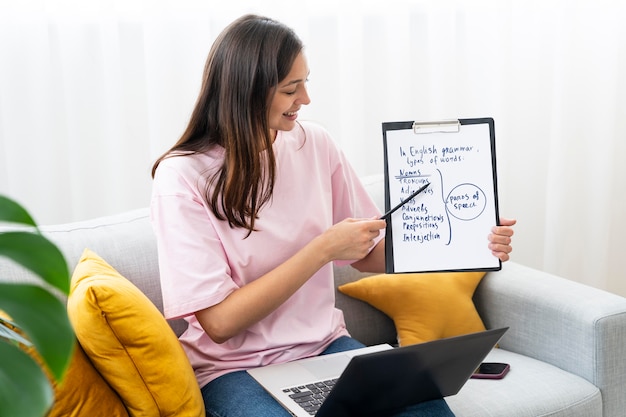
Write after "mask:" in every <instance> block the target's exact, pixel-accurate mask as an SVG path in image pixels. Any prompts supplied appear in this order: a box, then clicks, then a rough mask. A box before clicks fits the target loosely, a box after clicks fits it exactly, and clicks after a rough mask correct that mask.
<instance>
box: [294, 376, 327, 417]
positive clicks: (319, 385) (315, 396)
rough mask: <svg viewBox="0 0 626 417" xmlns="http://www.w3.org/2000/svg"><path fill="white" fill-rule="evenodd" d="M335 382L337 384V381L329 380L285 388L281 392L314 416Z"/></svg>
mask: <svg viewBox="0 0 626 417" xmlns="http://www.w3.org/2000/svg"><path fill="white" fill-rule="evenodd" d="M335 382H337V379H329V380H326V381H321V382H316V383H313V384H307V385H300V386H297V387H293V388H285V389H284V390H283V392H284V393H286V394H287V395H289V398H291V399H292V400H294V401H295V402H296V403H297V404H298V405H299V406H300V407H302V408H303V409H304V410H305V411H306V412H307V413H309V414H310V415H312V416H314V415H315V413H317V410H319V408H320V406H321V405H322V403H323V402H324V400H325V399H326V397H327V396H328V393H329V392H330V390H331V389H333V387H334V386H335Z"/></svg>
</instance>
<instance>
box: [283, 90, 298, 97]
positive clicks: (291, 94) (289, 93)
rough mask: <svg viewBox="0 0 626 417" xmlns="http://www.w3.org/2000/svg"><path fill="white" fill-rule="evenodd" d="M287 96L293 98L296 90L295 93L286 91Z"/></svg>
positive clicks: (294, 91)
mask: <svg viewBox="0 0 626 417" xmlns="http://www.w3.org/2000/svg"><path fill="white" fill-rule="evenodd" d="M285 94H287V95H288V96H293V95H294V94H296V90H293V91H285Z"/></svg>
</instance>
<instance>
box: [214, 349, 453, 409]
mask: <svg viewBox="0 0 626 417" xmlns="http://www.w3.org/2000/svg"><path fill="white" fill-rule="evenodd" d="M360 347H363V344H361V343H360V342H358V341H356V340H355V339H352V338H349V337H341V338H339V339H337V340H335V341H334V342H333V343H331V345H330V346H328V348H327V349H326V350H325V351H324V352H323V353H322V355H326V354H329V353H335V352H341V351H345V350H351V349H357V348H360ZM202 397H203V398H204V406H205V408H206V415H207V417H291V414H289V412H287V410H285V409H284V408H283V407H282V406H281V405H280V404H279V403H278V402H277V401H276V400H275V399H274V398H273V397H272V396H271V395H269V394H268V393H267V391H265V389H264V388H263V387H261V385H259V384H258V383H257V382H256V381H255V380H254V379H253V378H252V377H251V376H250V375H248V373H247V372H245V371H237V372H231V373H229V374H226V375H222V376H221V377H219V378H217V379H215V380H213V381H211V382H209V383H208V384H207V385H205V386H204V387H202ZM394 417H454V414H453V413H452V411H451V410H450V409H449V408H448V404H447V403H446V402H445V401H444V400H434V401H428V402H424V403H421V404H417V405H414V406H410V407H407V408H405V409H404V410H402V411H401V412H399V413H397V414H395V415H394Z"/></svg>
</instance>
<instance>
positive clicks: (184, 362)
mask: <svg viewBox="0 0 626 417" xmlns="http://www.w3.org/2000/svg"><path fill="white" fill-rule="evenodd" d="M67 308H68V315H69V318H70V322H71V323H72V326H73V327H74V331H75V333H76V337H77V338H78V341H79V342H80V344H81V346H82V347H83V349H84V351H85V353H86V354H87V355H88V356H89V358H90V360H91V362H93V364H94V366H95V368H96V369H97V370H98V371H99V373H100V374H101V375H102V377H103V378H104V379H105V380H106V381H107V382H108V383H109V384H110V385H111V387H112V388H113V389H114V390H115V391H116V392H117V393H118V395H119V396H120V397H121V399H122V401H123V402H124V404H125V406H126V408H127V410H128V413H129V415H130V416H131V417H134V416H147V415H149V416H163V417H164V416H179V417H204V415H205V413H204V403H203V400H202V395H201V393H200V388H199V387H198V383H197V381H196V379H195V376H194V373H193V370H192V368H191V365H190V363H189V360H188V359H187V356H186V355H185V352H184V351H183V348H182V346H181V345H180V342H179V341H178V339H177V337H176V335H175V334H174V332H173V331H172V329H171V328H170V327H169V325H168V324H167V322H166V320H165V318H164V317H163V316H162V314H161V313H160V312H159V310H158V309H157V308H156V307H155V306H154V304H152V302H151V301H150V300H149V299H148V298H147V297H146V296H145V295H144V294H143V293H142V292H141V291H140V290H139V289H138V288H137V287H136V286H135V285H133V284H132V283H131V282H130V281H128V280H127V279H126V278H124V277H123V276H122V275H120V274H119V273H118V272H117V271H116V270H115V269H113V268H112V267H111V266H110V265H109V264H108V263H106V262H105V261H104V259H102V258H100V257H99V256H98V255H96V254H95V253H94V252H92V251H90V250H89V249H86V250H85V251H84V253H83V256H82V258H81V259H80V261H79V262H78V265H77V266H76V269H75V270H74V273H73V275H72V282H71V289H70V295H69V297H68V302H67Z"/></svg>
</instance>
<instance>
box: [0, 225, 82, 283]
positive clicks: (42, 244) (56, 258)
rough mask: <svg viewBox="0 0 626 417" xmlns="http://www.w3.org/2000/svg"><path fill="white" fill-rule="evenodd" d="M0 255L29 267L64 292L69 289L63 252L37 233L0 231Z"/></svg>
mask: <svg viewBox="0 0 626 417" xmlns="http://www.w3.org/2000/svg"><path fill="white" fill-rule="evenodd" d="M0 256H6V257H8V258H9V259H12V260H13V261H15V262H17V263H19V264H20V265H22V266H24V267H26V268H28V269H30V270H31V271H33V272H34V273H36V274H37V275H39V276H40V277H41V278H43V279H44V280H45V281H46V282H47V283H49V284H50V285H52V286H54V287H56V288H58V289H60V290H61V291H63V293H64V294H68V293H69V290H70V278H69V269H68V266H67V262H66V260H65V257H64V256H63V253H61V251H60V250H59V248H57V247H56V246H55V245H54V244H53V243H52V242H50V241H49V240H48V239H46V238H45V237H44V236H42V235H40V234H38V233H30V232H6V233H0Z"/></svg>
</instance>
